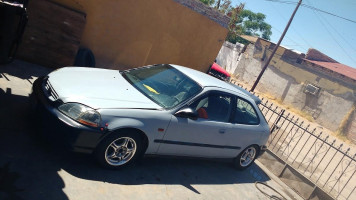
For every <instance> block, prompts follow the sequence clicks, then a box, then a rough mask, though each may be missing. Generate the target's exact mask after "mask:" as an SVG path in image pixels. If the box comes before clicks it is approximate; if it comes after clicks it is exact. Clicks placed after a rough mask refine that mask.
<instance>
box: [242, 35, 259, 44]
mask: <svg viewBox="0 0 356 200" xmlns="http://www.w3.org/2000/svg"><path fill="white" fill-rule="evenodd" d="M240 37H242V38H243V39H245V40H247V41H249V42H252V43H256V41H257V40H258V37H255V36H251V35H240ZM261 39H262V38H261Z"/></svg>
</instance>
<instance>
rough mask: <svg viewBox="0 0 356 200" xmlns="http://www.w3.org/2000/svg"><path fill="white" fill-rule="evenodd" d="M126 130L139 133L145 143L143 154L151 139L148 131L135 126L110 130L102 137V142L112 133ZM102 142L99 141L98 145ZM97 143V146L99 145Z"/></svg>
mask: <svg viewBox="0 0 356 200" xmlns="http://www.w3.org/2000/svg"><path fill="white" fill-rule="evenodd" d="M124 132H126V133H127V132H129V133H135V134H138V135H139V136H140V138H141V140H142V144H143V150H142V154H144V153H145V152H146V150H147V148H148V144H149V140H148V137H147V135H146V133H145V132H144V131H142V130H140V129H138V128H134V127H121V128H118V129H115V130H112V131H110V132H109V133H107V134H105V136H104V137H102V138H101V140H100V142H102V141H103V140H104V139H105V138H106V137H108V136H109V135H111V134H114V133H124ZM100 142H99V143H98V145H99V144H100ZM98 145H97V146H98Z"/></svg>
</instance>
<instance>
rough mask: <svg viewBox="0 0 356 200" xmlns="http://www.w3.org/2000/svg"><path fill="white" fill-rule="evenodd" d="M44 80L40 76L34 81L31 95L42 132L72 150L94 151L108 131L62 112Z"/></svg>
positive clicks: (37, 121)
mask: <svg viewBox="0 0 356 200" xmlns="http://www.w3.org/2000/svg"><path fill="white" fill-rule="evenodd" d="M43 81H44V77H40V78H38V79H37V80H36V81H35V82H34V83H33V88H32V94H31V95H30V98H31V104H32V106H31V107H32V108H33V109H34V114H35V115H36V118H35V119H36V122H35V123H38V124H39V131H40V132H41V134H43V136H44V137H46V138H48V139H49V140H51V141H54V142H56V143H60V144H62V145H64V146H65V147H67V148H69V149H70V150H72V151H76V152H83V153H92V152H93V150H94V149H95V147H96V146H97V145H98V143H99V142H100V140H101V139H102V137H103V136H104V135H105V132H106V131H105V130H104V131H101V130H100V129H96V128H92V127H88V126H85V125H82V124H80V123H78V122H76V121H74V120H72V119H71V118H69V117H67V116H66V115H64V114H63V113H62V112H60V111H59V110H58V109H57V106H58V105H57V103H56V102H52V101H50V100H49V99H48V98H47V97H46V95H45V94H44V90H43V86H42V85H43Z"/></svg>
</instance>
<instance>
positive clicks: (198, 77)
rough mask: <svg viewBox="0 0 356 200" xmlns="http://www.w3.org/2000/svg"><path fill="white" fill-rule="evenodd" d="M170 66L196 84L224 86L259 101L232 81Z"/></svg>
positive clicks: (259, 101)
mask: <svg viewBox="0 0 356 200" xmlns="http://www.w3.org/2000/svg"><path fill="white" fill-rule="evenodd" d="M170 65H171V66H172V67H174V68H176V69H178V70H179V71H181V72H183V73H184V74H185V75H187V76H189V77H190V78H191V79H193V80H194V81H196V82H197V83H198V84H200V85H201V86H202V87H219V88H224V89H227V90H231V91H233V92H235V93H238V94H239V95H240V96H242V97H244V98H248V99H249V100H252V101H254V102H255V103H256V104H259V103H261V100H260V99H259V98H258V97H257V96H255V95H253V94H251V93H250V92H248V91H247V90H244V89H242V88H241V87H239V86H237V85H234V84H232V83H228V82H224V81H222V80H219V79H217V78H215V77H213V76H210V75H208V74H205V73H203V72H200V71H197V70H194V69H191V68H187V67H183V66H180V65H174V64H170Z"/></svg>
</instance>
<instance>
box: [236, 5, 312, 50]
mask: <svg viewBox="0 0 356 200" xmlns="http://www.w3.org/2000/svg"><path fill="white" fill-rule="evenodd" d="M239 3H240V4H241V1H239ZM245 8H246V9H249V8H248V7H247V6H246V5H245ZM282 17H283V16H282ZM271 27H272V29H274V30H276V31H277V32H279V33H280V34H282V31H280V30H278V29H277V28H276V27H273V26H271ZM292 28H293V27H292ZM293 30H295V29H293ZM285 37H286V38H287V39H288V40H290V41H291V42H293V43H294V44H295V45H285V46H304V47H301V48H302V49H303V50H304V51H305V52H307V48H305V46H306V45H301V44H298V43H297V42H296V41H294V40H293V39H292V38H290V37H288V36H287V35H286V36H285ZM299 37H301V36H299ZM301 38H302V37H301ZM302 40H304V39H303V38H302ZM304 41H305V40H304ZM306 43H307V45H309V46H310V47H311V46H312V45H310V44H308V42H306Z"/></svg>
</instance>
